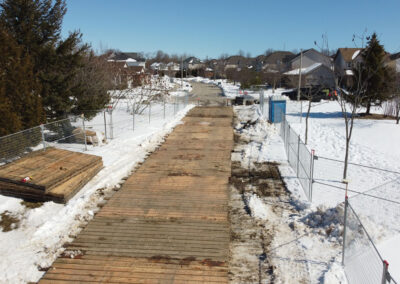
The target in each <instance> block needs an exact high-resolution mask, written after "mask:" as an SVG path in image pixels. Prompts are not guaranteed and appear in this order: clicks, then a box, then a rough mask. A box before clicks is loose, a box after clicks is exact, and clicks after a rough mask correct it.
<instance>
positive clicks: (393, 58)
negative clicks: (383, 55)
mask: <svg viewBox="0 0 400 284" xmlns="http://www.w3.org/2000/svg"><path fill="white" fill-rule="evenodd" d="M389 58H390V60H397V59H399V58H400V52H397V53H393V54H391V55H390V57H389Z"/></svg>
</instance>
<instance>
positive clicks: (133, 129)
mask: <svg viewBox="0 0 400 284" xmlns="http://www.w3.org/2000/svg"><path fill="white" fill-rule="evenodd" d="M132 131H133V132H135V108H132Z"/></svg>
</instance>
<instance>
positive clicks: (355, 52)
mask: <svg viewBox="0 0 400 284" xmlns="http://www.w3.org/2000/svg"><path fill="white" fill-rule="evenodd" d="M361 50H362V49H361V48H349V47H344V48H339V49H338V51H337V52H336V55H335V58H336V57H337V56H338V54H339V53H341V54H342V57H343V60H344V61H345V62H352V61H353V60H354V59H355V58H356V57H357V56H359V55H360V52H361Z"/></svg>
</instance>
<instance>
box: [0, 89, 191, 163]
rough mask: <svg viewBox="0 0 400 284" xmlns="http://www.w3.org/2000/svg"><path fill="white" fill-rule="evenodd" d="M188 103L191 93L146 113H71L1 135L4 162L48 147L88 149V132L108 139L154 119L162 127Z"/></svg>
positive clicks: (0, 160) (0, 152) (149, 108)
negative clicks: (91, 116)
mask: <svg viewBox="0 0 400 284" xmlns="http://www.w3.org/2000/svg"><path fill="white" fill-rule="evenodd" d="M188 103H189V100H188V96H183V97H179V98H172V100H171V101H169V102H165V103H164V102H162V101H161V102H159V101H157V102H155V103H154V104H151V105H147V109H145V111H144V112H143V113H142V114H135V115H133V114H132V112H131V114H130V115H129V114H128V115H126V116H124V118H123V119H121V118H118V117H117V116H116V114H115V111H113V110H112V108H110V109H106V110H104V111H103V112H102V113H101V114H102V115H98V116H96V118H95V119H92V120H86V119H84V117H82V116H71V117H69V118H66V119H62V120H58V121H54V122H51V123H47V124H43V125H40V126H37V127H33V128H30V129H27V130H24V131H20V132H17V133H14V134H10V135H7V136H3V137H0V165H2V164H6V163H8V162H11V161H13V160H15V159H18V158H20V157H22V156H24V155H26V154H29V153H30V152H32V151H36V150H42V149H45V148H46V147H59V148H63V149H68V150H78V151H83V150H86V147H87V143H93V141H94V140H91V139H94V138H91V137H89V136H88V137H87V134H90V135H95V134H94V133H95V132H102V133H103V134H104V136H105V138H106V139H113V138H115V137H121V136H122V135H127V134H130V133H132V131H134V132H135V131H140V129H144V128H147V127H149V124H150V125H153V122H154V124H156V125H157V127H162V125H163V123H164V122H163V121H164V120H165V119H170V118H172V117H174V116H175V115H176V114H177V113H178V112H179V111H180V110H182V109H183V108H184V107H185V106H186V105H187V104H188Z"/></svg>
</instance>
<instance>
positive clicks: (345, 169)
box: [343, 138, 350, 179]
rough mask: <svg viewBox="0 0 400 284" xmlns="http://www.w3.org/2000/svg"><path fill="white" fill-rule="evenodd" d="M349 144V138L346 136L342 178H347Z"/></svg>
mask: <svg viewBox="0 0 400 284" xmlns="http://www.w3.org/2000/svg"><path fill="white" fill-rule="evenodd" d="M349 146H350V139H347V138H346V151H345V156H344V169H343V179H346V178H347V165H348V160H349Z"/></svg>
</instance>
